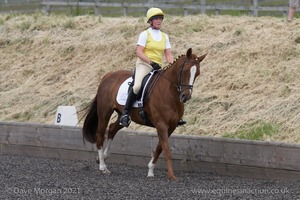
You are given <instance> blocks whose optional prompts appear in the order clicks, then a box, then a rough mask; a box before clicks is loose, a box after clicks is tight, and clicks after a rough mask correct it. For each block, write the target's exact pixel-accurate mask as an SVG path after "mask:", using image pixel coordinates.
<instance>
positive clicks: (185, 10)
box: [183, 8, 189, 16]
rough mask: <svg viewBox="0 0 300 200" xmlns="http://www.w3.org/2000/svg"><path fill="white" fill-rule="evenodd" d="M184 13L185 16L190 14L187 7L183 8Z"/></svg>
mask: <svg viewBox="0 0 300 200" xmlns="http://www.w3.org/2000/svg"><path fill="white" fill-rule="evenodd" d="M183 15H184V16H188V15H189V10H188V9H186V8H184V9H183Z"/></svg>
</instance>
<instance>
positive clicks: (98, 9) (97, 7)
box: [94, 0, 100, 16]
mask: <svg viewBox="0 0 300 200" xmlns="http://www.w3.org/2000/svg"><path fill="white" fill-rule="evenodd" d="M99 3H100V0H95V7H94V13H95V16H99V15H100V4H99Z"/></svg>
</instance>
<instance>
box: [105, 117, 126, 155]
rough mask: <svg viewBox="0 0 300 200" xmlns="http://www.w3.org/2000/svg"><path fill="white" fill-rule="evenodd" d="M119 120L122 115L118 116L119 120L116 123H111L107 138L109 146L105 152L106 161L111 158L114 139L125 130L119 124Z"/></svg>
mask: <svg viewBox="0 0 300 200" xmlns="http://www.w3.org/2000/svg"><path fill="white" fill-rule="evenodd" d="M119 119H120V115H118V118H117V120H116V121H115V122H114V123H111V124H110V125H109V128H108V137H107V145H106V148H105V150H104V159H107V158H108V156H109V153H110V152H109V151H110V146H111V142H112V140H113V139H114V137H115V135H116V134H117V132H118V131H119V130H120V129H122V128H123V126H121V125H120V124H119Z"/></svg>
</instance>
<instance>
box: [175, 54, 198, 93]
mask: <svg viewBox="0 0 300 200" xmlns="http://www.w3.org/2000/svg"><path fill="white" fill-rule="evenodd" d="M187 62H192V61H187V60H185V61H184V62H183V63H182V64H181V66H180V67H181V70H180V73H179V77H178V82H179V84H175V86H176V88H177V90H178V92H179V93H180V94H181V93H183V92H184V90H186V89H189V90H191V91H192V92H193V87H194V86H193V85H189V84H183V83H182V82H183V69H184V65H185V64H186V63H187ZM183 87H186V88H185V89H182V88H183Z"/></svg>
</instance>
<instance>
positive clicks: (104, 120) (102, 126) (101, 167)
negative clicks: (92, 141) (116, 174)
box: [96, 112, 110, 173]
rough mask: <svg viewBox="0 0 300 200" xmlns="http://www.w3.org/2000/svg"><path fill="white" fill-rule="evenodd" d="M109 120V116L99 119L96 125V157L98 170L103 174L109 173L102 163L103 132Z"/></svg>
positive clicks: (103, 162)
mask: <svg viewBox="0 0 300 200" xmlns="http://www.w3.org/2000/svg"><path fill="white" fill-rule="evenodd" d="M107 114H108V112H107ZM102 116H105V115H102ZM109 118H110V115H109V116H108V115H107V116H106V117H99V123H98V128H97V134H96V137H97V141H96V146H97V149H98V156H99V170H100V171H102V172H103V173H110V171H108V169H107V167H106V165H105V161H104V160H105V156H104V149H103V143H104V140H105V131H106V127H107V124H108V121H109Z"/></svg>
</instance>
